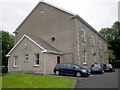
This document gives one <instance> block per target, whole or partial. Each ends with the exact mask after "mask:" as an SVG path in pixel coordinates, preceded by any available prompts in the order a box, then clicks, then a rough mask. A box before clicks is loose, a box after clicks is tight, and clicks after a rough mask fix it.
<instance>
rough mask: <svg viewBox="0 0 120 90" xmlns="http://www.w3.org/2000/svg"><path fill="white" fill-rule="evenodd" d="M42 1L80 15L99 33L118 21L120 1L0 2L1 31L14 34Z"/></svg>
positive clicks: (24, 0)
mask: <svg viewBox="0 0 120 90" xmlns="http://www.w3.org/2000/svg"><path fill="white" fill-rule="evenodd" d="M40 1H45V2H49V3H50V4H53V5H55V6H58V7H60V8H63V9H65V10H67V11H70V12H73V13H75V14H78V15H79V16H80V17H81V18H83V19H84V20H85V21H86V22H87V23H89V24H90V25H91V26H92V27H93V28H95V29H96V30H97V31H99V30H101V28H106V27H111V26H112V25H113V23H114V22H115V21H118V1H120V0H0V30H4V31H8V32H10V33H11V34H13V32H14V31H15V30H16V29H17V28H18V27H19V25H20V24H21V23H22V22H23V21H24V19H25V18H26V17H27V16H28V15H29V13H30V12H31V11H32V10H33V9H34V7H35V6H36V5H37V4H38V3H39V2H40Z"/></svg>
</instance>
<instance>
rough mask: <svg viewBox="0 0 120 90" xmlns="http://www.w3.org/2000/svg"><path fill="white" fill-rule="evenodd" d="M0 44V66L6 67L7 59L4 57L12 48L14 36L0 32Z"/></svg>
mask: <svg viewBox="0 0 120 90" xmlns="http://www.w3.org/2000/svg"><path fill="white" fill-rule="evenodd" d="M0 42H1V44H0V47H2V49H0V53H1V54H2V65H4V66H7V65H8V58H7V57H6V55H7V54H8V52H9V51H10V50H11V48H12V47H13V46H14V36H13V35H12V34H10V33H9V32H5V31H2V30H0Z"/></svg>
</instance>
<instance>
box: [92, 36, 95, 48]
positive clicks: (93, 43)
mask: <svg viewBox="0 0 120 90" xmlns="http://www.w3.org/2000/svg"><path fill="white" fill-rule="evenodd" d="M92 46H93V47H94V46H95V38H94V35H92Z"/></svg>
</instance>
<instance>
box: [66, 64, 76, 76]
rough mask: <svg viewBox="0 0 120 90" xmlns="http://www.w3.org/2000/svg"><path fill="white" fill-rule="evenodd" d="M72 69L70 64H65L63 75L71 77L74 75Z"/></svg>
mask: <svg viewBox="0 0 120 90" xmlns="http://www.w3.org/2000/svg"><path fill="white" fill-rule="evenodd" d="M74 72H75V71H74V68H73V65H72V64H66V66H65V73H66V74H68V75H73V74H74Z"/></svg>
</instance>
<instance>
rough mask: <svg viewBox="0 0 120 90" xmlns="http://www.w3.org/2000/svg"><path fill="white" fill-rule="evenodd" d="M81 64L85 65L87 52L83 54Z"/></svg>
mask: <svg viewBox="0 0 120 90" xmlns="http://www.w3.org/2000/svg"><path fill="white" fill-rule="evenodd" d="M83 64H87V51H85V52H83Z"/></svg>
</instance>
